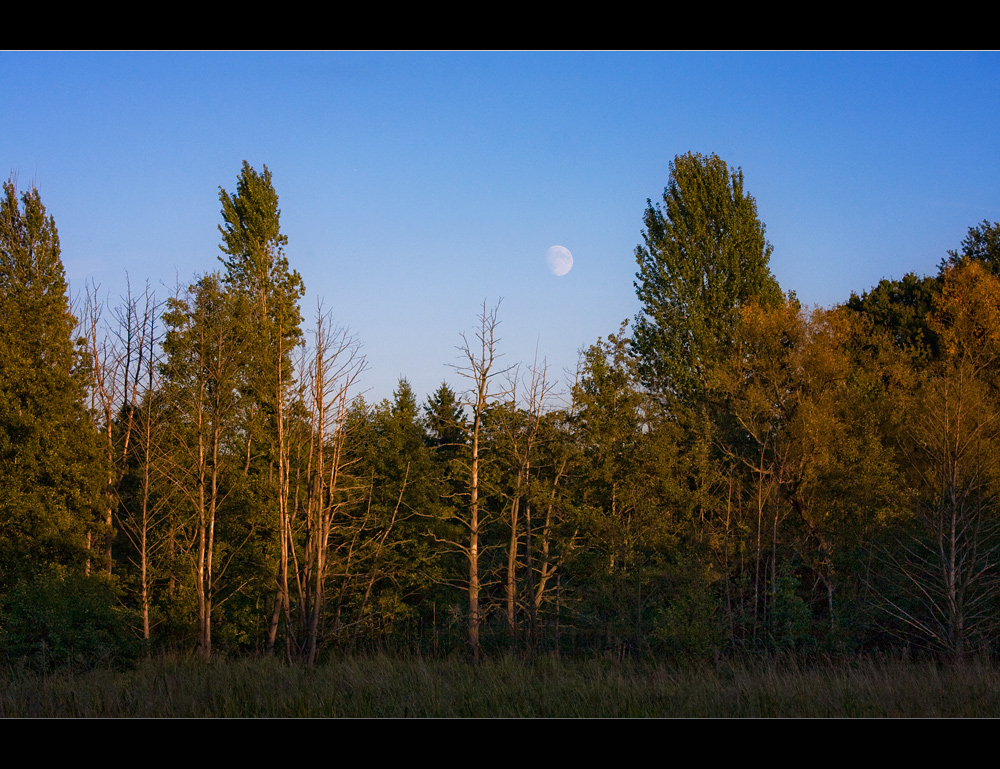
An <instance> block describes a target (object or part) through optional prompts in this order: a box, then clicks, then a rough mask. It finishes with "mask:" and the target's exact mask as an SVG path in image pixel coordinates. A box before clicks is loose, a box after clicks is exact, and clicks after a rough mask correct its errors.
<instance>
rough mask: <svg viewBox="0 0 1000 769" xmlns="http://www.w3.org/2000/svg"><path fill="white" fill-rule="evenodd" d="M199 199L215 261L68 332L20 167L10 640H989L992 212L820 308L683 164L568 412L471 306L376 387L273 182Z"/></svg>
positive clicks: (8, 406) (6, 291) (994, 340)
mask: <svg viewBox="0 0 1000 769" xmlns="http://www.w3.org/2000/svg"><path fill="white" fill-rule="evenodd" d="M219 193H220V203H221V207H222V210H221V214H222V223H221V224H220V226H219V231H220V236H221V243H220V264H221V267H220V269H219V270H217V271H216V272H214V273H209V274H206V275H201V276H196V277H195V278H194V279H193V280H192V282H191V283H190V284H189V285H187V286H184V287H179V288H178V289H177V290H176V291H175V292H174V294H173V295H172V296H170V297H168V298H166V299H163V298H157V297H155V296H154V295H153V293H152V292H151V291H150V290H149V288H148V286H147V287H146V288H145V289H144V290H143V291H142V292H141V293H139V292H135V293H133V291H132V290H131V288H130V289H129V291H128V292H127V294H126V296H124V297H123V298H122V300H121V303H120V304H119V305H118V306H117V307H108V306H105V305H104V304H103V303H102V302H101V301H100V300H99V297H98V296H97V295H96V291H91V292H90V293H89V295H88V297H87V301H86V304H85V306H84V307H83V308H82V309H81V311H80V317H79V318H76V317H74V315H73V313H72V311H71V308H70V305H69V300H68V298H67V296H66V284H65V279H64V276H63V270H62V263H61V261H60V252H59V240H58V234H57V231H56V226H55V221H54V219H53V218H52V217H51V216H50V215H48V214H47V212H46V211H45V208H44V205H43V204H42V201H41V197H40V195H39V193H38V191H37V190H30V191H26V192H23V193H21V194H20V195H19V194H18V190H17V189H16V185H15V183H14V181H13V180H10V181H8V182H7V183H6V184H5V185H4V196H3V199H2V201H0V259H2V264H0V302H3V312H2V313H0V323H2V324H4V325H5V327H4V328H3V331H2V333H0V468H2V469H0V473H2V476H3V478H2V483H0V648H2V650H3V652H4V654H5V655H6V657H7V658H8V659H21V658H27V659H29V660H35V661H37V660H38V659H40V658H43V659H44V658H47V659H50V660H67V661H70V662H73V663H74V664H92V663H93V661H95V660H104V659H112V658H127V657H129V656H130V655H134V654H136V653H138V652H139V651H141V650H142V649H144V648H145V649H147V650H148V649H153V648H162V649H175V650H185V651H196V652H197V653H198V654H200V655H201V656H204V657H209V656H211V655H212V654H214V653H218V652H219V651H223V652H225V653H230V654H233V653H261V654H279V655H281V656H283V657H285V658H287V659H288V660H290V661H302V662H305V663H308V664H313V663H315V662H316V661H318V660H320V659H322V658H323V656H324V655H330V654H336V653H338V652H344V651H348V652H349V651H356V650H372V649H387V650H392V651H398V652H420V653H438V654H446V653H454V652H461V653H464V654H467V655H468V656H469V658H470V659H471V660H472V661H473V662H478V661H479V659H480V658H481V657H482V655H483V654H488V653H495V652H497V651H500V650H504V651H507V650H510V651H517V652H526V653H540V652H560V653H587V654H589V653H605V654H614V655H617V656H619V657H623V656H626V655H632V654H659V655H673V656H678V657H684V658H710V657H712V656H718V655H724V654H740V653H761V652H774V651H782V650H794V651H798V652H803V653H817V654H819V653H853V652H869V651H870V652H891V653H896V652H898V651H900V650H902V649H910V648H912V649H915V650H918V651H924V652H928V653H934V654H940V655H945V656H949V657H951V658H955V659H964V658H966V657H969V656H971V655H975V654H979V653H988V652H992V651H995V650H996V646H997V643H998V641H1000V638H998V635H997V627H996V623H997V619H996V618H997V617H998V616H1000V613H998V610H1000V582H998V573H997V566H996V561H997V556H998V549H1000V507H998V505H1000V499H998V493H1000V391H998V388H1000V377H998V374H1000V224H997V223H990V222H988V221H984V222H982V223H981V224H979V225H976V226H974V227H971V228H970V230H969V234H968V236H967V238H966V239H965V240H964V241H963V242H962V244H961V246H960V249H958V250H955V251H951V252H949V253H948V254H947V256H946V258H944V259H942V262H941V265H940V268H939V271H938V273H937V275H934V276H925V277H918V276H916V275H914V274H909V275H906V276H904V277H903V278H902V279H899V280H883V281H882V282H881V283H879V285H878V286H875V287H873V288H872V289H871V290H869V291H867V292H865V293H862V294H860V295H858V294H852V295H851V297H849V298H848V299H847V300H846V301H845V302H844V303H843V304H841V305H839V306H837V307H834V308H829V309H816V310H812V311H808V310H806V309H804V308H802V307H801V306H800V304H799V302H798V301H797V300H796V298H795V295H794V293H792V292H788V293H785V292H783V291H782V289H781V288H780V286H779V285H778V283H777V281H776V280H775V278H774V276H773V275H772V274H771V272H770V269H769V267H768V262H769V258H770V254H771V246H770V244H769V243H768V242H767V240H766V237H765V228H764V225H763V223H761V222H760V221H759V219H758V217H757V209H756V203H755V201H754V199H753V197H752V196H751V195H750V194H749V193H748V192H747V191H746V190H745V188H744V180H743V174H742V171H741V170H740V169H738V168H737V169H733V168H730V167H729V166H728V165H727V164H726V163H725V162H724V161H723V160H721V159H720V158H719V157H718V156H716V155H709V156H702V155H698V154H694V153H688V154H686V155H679V156H677V157H676V158H675V160H674V161H673V163H671V165H670V172H669V180H668V185H667V187H666V189H665V190H664V193H663V198H662V203H659V204H656V205H654V204H653V202H652V201H649V202H648V205H647V209H646V211H645V214H644V223H645V230H644V232H643V242H642V243H640V244H639V245H638V247H637V248H636V253H635V256H636V261H637V265H638V271H637V274H636V282H635V289H636V292H637V296H638V298H639V300H640V302H641V305H642V309H641V311H640V313H639V314H638V316H637V317H636V318H634V319H632V320H631V321H626V322H625V323H623V324H622V326H621V328H620V329H618V330H617V331H615V332H612V333H609V334H608V335H607V337H604V338H601V339H598V340H596V342H595V343H594V344H592V345H591V346H589V347H588V348H587V349H585V350H583V351H581V356H580V363H579V367H578V371H577V376H576V381H575V382H574V383H573V384H572V386H571V387H570V391H569V394H568V399H564V400H560V401H558V402H557V400H556V398H555V397H554V392H555V388H556V384H555V383H554V382H553V381H552V380H551V379H550V377H549V373H548V371H547V369H546V366H545V362H544V360H543V361H537V360H536V361H535V362H534V363H533V364H532V365H531V366H526V365H524V364H521V363H517V362H511V363H507V362H506V361H504V360H503V359H502V356H503V346H502V340H501V338H500V333H499V329H500V324H501V320H502V318H501V312H500V310H501V309H502V308H501V307H500V306H499V305H495V306H492V307H491V306H490V305H489V304H488V302H484V303H483V306H482V310H481V313H480V316H479V318H478V323H477V326H476V329H477V330H476V332H475V334H473V335H472V336H464V335H462V336H459V335H456V340H457V341H458V342H459V343H460V345H459V348H460V350H461V351H462V353H463V358H462V363H460V364H459V366H457V367H456V371H455V373H456V375H457V376H458V381H460V382H462V383H463V384H464V385H466V389H465V390H464V391H462V390H456V389H454V388H453V387H452V385H450V384H449V383H448V382H447V381H446V382H443V383H442V384H441V386H440V387H439V388H438V390H437V391H435V392H434V393H430V394H428V395H427V396H426V398H425V400H424V401H423V402H420V401H419V400H418V396H417V394H416V393H414V392H413V391H412V388H411V387H410V385H409V384H408V382H407V381H406V379H405V378H403V379H400V381H399V383H398V385H397V388H396V390H395V392H394V393H393V397H392V398H391V399H385V400H383V401H381V402H379V403H375V404H369V403H366V402H365V400H364V399H363V398H362V397H361V396H360V395H358V394H357V392H356V384H357V381H358V377H359V376H360V375H361V373H362V372H363V371H364V367H365V362H364V356H363V355H362V354H361V351H360V344H359V340H357V339H356V338H355V337H353V336H352V335H351V334H350V332H349V331H347V330H346V329H344V328H341V327H337V326H336V325H335V324H334V322H333V321H332V319H331V317H330V315H329V314H327V313H324V312H323V311H322V310H321V311H319V312H318V313H317V317H316V318H315V320H314V322H313V325H312V328H311V329H310V330H308V331H307V329H306V328H304V323H303V318H302V313H301V308H300V301H301V298H302V296H303V294H304V285H303V283H302V279H301V277H300V276H299V274H298V273H297V272H296V271H295V270H294V269H293V268H292V267H291V265H290V263H289V260H288V258H287V257H286V255H285V248H286V246H287V245H288V241H287V237H285V236H284V235H283V234H282V232H281V227H280V209H279V207H278V195H277V192H276V191H275V189H274V186H273V184H272V179H271V174H270V171H269V170H268V168H267V167H266V166H265V167H264V168H263V171H262V172H258V171H256V170H255V169H253V168H252V167H251V166H250V165H249V164H247V163H246V162H244V164H243V167H242V169H241V172H240V175H239V177H238V179H237V184H236V187H235V191H234V192H233V193H229V192H227V191H226V190H224V189H222V188H220V191H219Z"/></svg>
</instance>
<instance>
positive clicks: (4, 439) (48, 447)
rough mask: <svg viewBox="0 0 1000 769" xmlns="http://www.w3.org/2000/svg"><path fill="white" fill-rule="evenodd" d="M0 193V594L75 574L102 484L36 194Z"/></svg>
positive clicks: (69, 321)
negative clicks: (47, 574)
mask: <svg viewBox="0 0 1000 769" xmlns="http://www.w3.org/2000/svg"><path fill="white" fill-rule="evenodd" d="M3 193H4V194H3V199H2V201H0V591H3V590H4V589H6V588H7V587H9V586H10V585H11V584H12V583H13V582H14V581H15V580H16V579H18V578H19V577H24V576H28V575H30V574H32V573H33V572H35V571H36V570H37V569H38V568H40V567H43V566H44V565H46V564H49V563H60V564H65V565H76V566H79V567H81V568H82V566H83V563H84V561H85V559H86V558H87V557H88V553H87V551H86V546H87V531H88V528H91V527H92V525H93V522H94V515H95V505H96V503H97V499H98V494H99V490H100V484H101V480H100V470H101V463H100V460H99V458H98V452H97V443H96V433H95V431H94V429H93V426H92V424H91V422H90V420H89V418H88V416H87V413H86V411H85V409H84V397H85V385H84V382H85V379H84V376H85V373H86V371H85V363H86V361H85V358H84V357H83V356H82V355H81V353H80V351H79V350H78V348H77V347H76V346H75V345H74V343H73V339H72V334H73V329H74V327H75V325H76V320H75V318H74V317H73V315H72V314H71V313H70V307H69V300H68V299H67V297H66V281H65V279H64V277H63V267H62V261H61V259H60V255H59V253H60V251H59V235H58V233H57V232H56V226H55V221H54V220H53V218H52V217H51V216H47V215H46V212H45V207H44V206H43V205H42V201H41V197H40V196H39V194H38V191H37V190H31V191H30V192H25V193H23V194H22V195H21V202H20V203H19V202H18V199H17V191H16V189H15V186H14V183H13V182H12V181H8V182H7V183H6V184H4V190H3ZM91 530H92V529H91Z"/></svg>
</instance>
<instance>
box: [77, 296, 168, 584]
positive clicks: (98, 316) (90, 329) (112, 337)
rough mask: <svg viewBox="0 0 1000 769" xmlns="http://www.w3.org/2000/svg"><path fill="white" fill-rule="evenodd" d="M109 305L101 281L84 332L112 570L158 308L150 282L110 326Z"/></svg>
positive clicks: (125, 301) (107, 563)
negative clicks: (104, 478)
mask: <svg viewBox="0 0 1000 769" xmlns="http://www.w3.org/2000/svg"><path fill="white" fill-rule="evenodd" d="M103 309H104V302H102V301H101V300H100V299H99V298H98V287H97V286H93V287H92V288H91V289H89V290H88V291H87V298H86V308H85V311H84V324H85V329H84V332H85V336H86V339H87V347H88V350H89V353H90V360H91V387H90V391H91V408H92V410H93V412H94V414H95V416H97V418H98V419H99V425H98V426H99V428H100V430H101V432H102V433H103V435H104V454H105V457H104V459H105V464H106V469H107V485H106V486H105V504H104V520H103V529H104V554H103V561H104V563H103V566H104V569H105V570H106V571H107V573H108V574H111V569H112V545H113V543H114V537H115V523H116V520H115V518H116V513H117V511H118V509H119V503H120V487H121V483H122V480H123V479H124V477H125V474H126V472H127V465H128V461H127V460H128V456H129V451H130V450H131V443H132V438H133V433H134V431H135V428H136V419H135V416H136V408H137V405H138V404H139V403H140V402H141V401H142V400H143V399H144V398H146V397H147V396H148V395H149V394H150V392H151V389H148V388H147V387H146V385H147V383H148V385H149V388H151V387H152V379H151V378H149V377H147V375H149V376H150V377H151V375H152V371H153V367H154V366H155V357H154V356H155V338H154V337H155V321H156V315H157V311H158V308H157V306H156V300H155V298H154V297H153V295H152V293H151V292H150V290H149V285H148V284H147V286H146V290H145V292H144V294H143V296H142V297H136V296H133V295H132V287H131V284H129V285H128V288H127V290H126V295H125V296H124V297H122V304H121V305H119V307H118V308H117V309H116V310H115V321H114V322H113V323H112V324H111V325H110V326H109V325H107V324H106V323H105V322H104V320H103V318H102V314H103ZM88 568H89V563H88Z"/></svg>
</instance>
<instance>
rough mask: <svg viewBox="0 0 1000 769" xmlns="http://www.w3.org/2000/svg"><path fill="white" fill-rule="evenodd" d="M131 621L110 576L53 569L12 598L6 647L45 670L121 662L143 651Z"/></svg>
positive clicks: (0, 644)
mask: <svg viewBox="0 0 1000 769" xmlns="http://www.w3.org/2000/svg"><path fill="white" fill-rule="evenodd" d="M129 620H130V617H129V614H128V611H127V610H126V609H124V608H123V607H121V606H120V605H119V602H118V597H117V594H116V591H115V588H114V585H113V584H112V582H111V581H110V580H109V579H108V578H107V577H106V576H104V575H90V576H85V575H83V574H74V573H72V572H69V571H68V570H66V569H64V568H61V567H58V568H52V569H50V570H48V571H46V572H43V573H42V574H39V575H37V576H35V577H33V578H31V579H27V580H22V581H21V582H19V583H18V584H17V585H16V586H15V587H14V589H13V590H12V591H11V592H10V593H9V594H8V595H7V596H6V600H5V601H4V607H3V619H2V625H0V651H2V653H3V655H4V657H5V658H6V659H7V660H8V661H10V662H24V663H27V664H28V665H29V666H30V667H32V668H36V669H41V670H49V669H53V668H61V667H70V668H72V669H77V670H79V669H89V668H93V667H97V666H120V665H123V664H128V663H129V662H131V661H132V660H134V658H135V657H136V655H137V654H138V652H139V650H140V645H139V642H138V640H137V639H136V638H135V635H134V633H133V631H132V623H130V621H129Z"/></svg>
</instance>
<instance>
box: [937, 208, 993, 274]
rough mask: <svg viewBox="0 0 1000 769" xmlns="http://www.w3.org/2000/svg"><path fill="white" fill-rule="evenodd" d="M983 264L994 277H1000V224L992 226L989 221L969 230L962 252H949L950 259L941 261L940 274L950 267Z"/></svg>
mask: <svg viewBox="0 0 1000 769" xmlns="http://www.w3.org/2000/svg"><path fill="white" fill-rule="evenodd" d="M970 260H976V261H979V262H982V263H983V265H984V266H985V267H986V269H987V270H989V271H990V272H991V273H993V274H994V275H1000V222H993V223H992V224H991V223H990V222H989V220H987V219H983V221H982V223H980V224H978V225H976V226H975V227H970V228H969V234H968V235H966V236H965V239H964V240H963V241H962V250H961V251H949V252H948V258H947V259H942V260H941V270H940V274H941V275H942V276H943V275H944V273H945V271H946V270H947V268H948V267H957V266H959V265H961V264H964V263H965V262H967V261H970Z"/></svg>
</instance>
